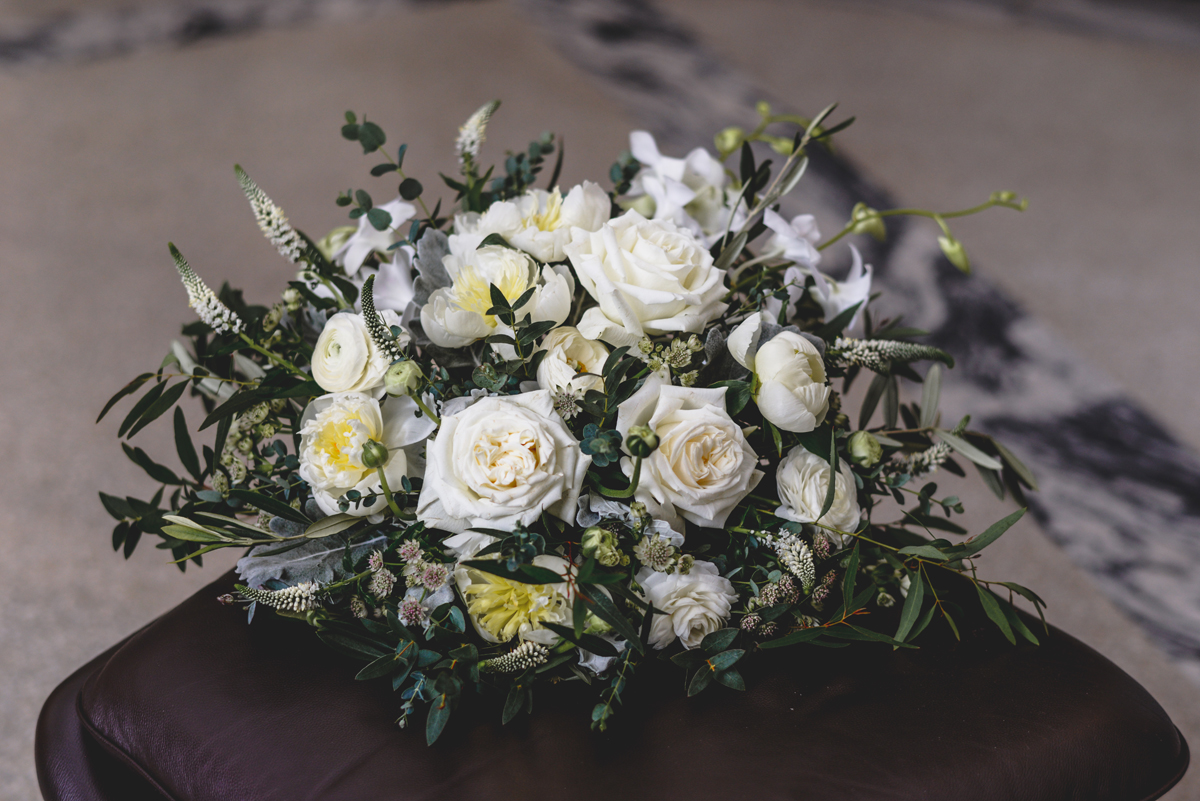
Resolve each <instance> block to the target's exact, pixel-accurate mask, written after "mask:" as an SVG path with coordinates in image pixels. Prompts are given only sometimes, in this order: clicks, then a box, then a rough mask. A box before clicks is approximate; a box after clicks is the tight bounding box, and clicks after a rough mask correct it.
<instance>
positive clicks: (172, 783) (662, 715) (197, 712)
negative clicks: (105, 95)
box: [37, 575, 1188, 801]
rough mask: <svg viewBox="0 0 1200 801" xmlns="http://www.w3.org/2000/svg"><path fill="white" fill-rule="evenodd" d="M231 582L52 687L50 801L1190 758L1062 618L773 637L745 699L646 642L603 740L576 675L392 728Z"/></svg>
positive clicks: (872, 794)
mask: <svg viewBox="0 0 1200 801" xmlns="http://www.w3.org/2000/svg"><path fill="white" fill-rule="evenodd" d="M231 584H232V576H230V575H226V576H223V577H222V578H220V579H219V580H217V581H216V582H214V583H213V584H211V585H209V587H207V588H206V589H204V590H202V591H200V592H199V593H197V594H196V595H194V596H193V597H192V598H190V599H188V600H187V601H185V602H184V603H183V604H181V605H180V606H178V607H177V608H175V609H174V610H172V611H171V612H169V613H167V614H166V615H164V616H163V617H162V618H160V619H159V620H157V621H155V622H154V623H151V624H150V625H149V626H147V627H146V628H144V629H142V630H141V631H139V632H137V633H136V634H134V635H133V636H131V637H130V638H129V639H128V640H126V641H125V642H123V643H121V644H119V645H117V646H115V647H114V648H113V649H111V650H110V651H108V652H106V653H104V654H102V655H100V656H99V657H97V658H96V659H95V660H93V661H92V662H91V663H89V664H88V665H86V666H85V667H83V668H81V669H80V670H79V671H77V672H76V673H75V674H74V675H72V676H71V677H70V678H69V679H67V680H66V681H65V682H63V684H62V685H61V686H60V687H59V688H58V689H57V690H55V692H54V694H53V695H51V696H50V698H49V700H48V701H47V702H46V706H45V708H44V709H43V710H42V716H41V719H40V720H39V722H38V732H37V762H38V777H39V780H40V782H41V788H42V794H43V796H44V797H45V798H46V799H47V801H60V800H61V801H68V800H69V801H102V800H103V801H117V800H118V799H119V800H120V801H150V800H151V799H153V800H154V801H161V800H162V799H172V800H173V801H234V800H235V799H237V800H239V801H240V800H241V799H245V800H246V801H251V799H252V800H253V801H272V800H274V799H278V800H279V801H302V800H303V799H322V800H329V801H332V800H333V799H338V800H339V801H341V800H342V799H344V800H345V801H364V800H365V799H402V800H404V801H407V800H409V799H424V800H426V801H440V800H441V799H467V800H468V801H488V800H489V799H517V798H530V797H539V798H542V797H546V798H549V797H553V798H568V799H572V801H590V799H611V798H628V799H642V798H654V799H723V800H726V801H727V800H728V799H741V798H750V797H753V798H756V799H763V800H764V801H766V800H768V799H806V801H824V800H825V799H830V800H832V799H837V801H845V800H846V799H927V800H928V801H936V800H940V799H946V800H947V801H950V800H953V801H962V799H971V800H972V801H989V800H990V799H1005V801H1009V800H1011V799H1021V801H1041V800H1042V799H1047V800H1048V799H1056V800H1057V799H1092V800H1094V801H1100V800H1101V799H1104V800H1106V801H1118V800H1119V801H1142V799H1147V800H1148V799H1153V798H1158V797H1159V796H1160V795H1162V794H1163V793H1165V792H1166V791H1167V790H1168V789H1170V788H1171V786H1173V785H1174V784H1175V783H1176V782H1177V781H1178V780H1179V779H1180V777H1182V776H1183V773H1184V771H1185V770H1186V769H1187V765H1188V748H1187V744H1186V743H1185V742H1184V740H1183V738H1182V737H1181V736H1180V734H1179V732H1178V730H1177V729H1176V728H1175V726H1174V725H1173V724H1172V723H1171V720H1170V718H1168V716H1167V714H1166V713H1165V712H1164V711H1163V709H1162V707H1160V706H1159V705H1158V703H1157V702H1156V701H1155V700H1154V699H1153V698H1152V697H1151V696H1150V694H1149V693H1147V692H1146V691H1145V690H1144V689H1143V688H1142V687H1141V686H1140V685H1139V684H1138V683H1137V682H1135V681H1134V680H1133V679H1132V678H1130V677H1129V676H1128V675H1126V674H1125V673H1124V672H1122V671H1121V670H1120V669H1119V668H1118V667H1116V666H1115V665H1114V664H1112V663H1111V662H1109V661H1108V660H1107V659H1105V658H1104V657H1103V656H1101V655H1100V654H1098V653H1096V652H1095V651H1093V650H1092V649H1091V648H1088V647H1087V646H1086V645H1083V644H1082V643H1080V642H1079V641H1077V640H1075V639H1073V638H1072V637H1070V636H1069V635H1067V634H1064V633H1063V632H1060V631H1058V630H1055V629H1052V630H1051V633H1050V635H1049V636H1045V637H1042V646H1041V647H1033V646H1027V645H1020V646H1017V647H1012V646H1010V645H1009V644H1008V643H1007V642H1005V641H1003V640H998V635H996V634H994V633H993V631H991V630H987V629H980V630H979V631H974V632H970V633H966V632H964V637H965V640H964V642H963V643H956V642H954V641H953V640H949V639H947V640H938V639H937V638H936V637H933V638H932V640H933V641H929V639H926V640H925V641H924V642H923V647H922V648H921V649H920V650H916V651H909V650H901V651H892V650H891V649H889V648H888V647H887V646H884V645H880V646H878V647H876V646H875V645H874V644H868V645H862V646H858V645H855V646H852V647H849V648H844V649H838V650H825V649H817V648H807V649H805V648H797V649H792V650H791V651H790V652H789V651H787V650H786V649H785V652H784V653H780V652H767V653H769V654H770V655H769V656H768V655H767V653H764V655H763V658H761V659H756V660H755V661H754V663H753V664H752V665H751V664H747V665H746V670H745V673H746V678H747V683H748V685H749V691H748V692H746V693H745V694H739V693H734V692H733V691H726V690H725V689H724V688H718V689H717V691H716V692H713V691H706V692H705V693H704V694H703V695H701V696H699V697H697V698H693V699H690V700H689V699H686V698H684V697H683V688H682V678H681V675H680V674H679V673H678V672H677V671H676V670H675V669H674V668H673V667H670V668H668V666H664V665H662V664H659V663H656V662H655V661H652V660H647V661H645V662H643V663H641V664H639V666H638V670H637V674H636V676H635V677H634V679H633V680H632V681H631V684H630V689H629V690H628V691H627V693H626V703H625V707H624V708H623V709H622V710H621V712H620V713H619V715H618V717H617V718H615V719H614V721H615V722H614V724H613V725H612V726H611V727H610V728H609V731H608V733H607V734H597V733H593V732H591V731H589V730H588V720H589V715H588V712H589V710H590V706H591V703H590V701H589V696H587V694H586V693H583V692H581V690H583V689H586V688H583V687H582V685H580V684H579V683H578V682H570V683H565V684H561V685H559V686H557V687H554V688H546V689H543V690H542V691H541V692H540V694H539V696H538V697H537V698H536V699H535V714H534V716H533V717H532V718H523V719H519V720H517V721H514V722H512V723H510V724H509V725H508V726H504V727H502V726H501V725H500V722H499V709H498V708H494V707H493V706H492V705H490V704H489V703H487V702H486V701H482V699H469V700H470V701H472V702H473V703H468V704H465V705H464V706H463V707H462V708H460V709H459V710H456V711H455V713H454V715H453V716H452V717H451V719H450V726H449V727H448V729H447V731H446V733H445V734H443V736H442V738H441V740H440V741H439V742H438V743H437V744H436V745H435V746H434V747H432V748H427V747H426V746H425V742H424V736H423V731H421V730H418V731H401V730H398V729H397V727H396V725H395V723H394V721H395V719H396V715H397V710H398V707H399V699H398V697H397V696H396V695H395V694H393V693H392V692H391V688H390V686H389V685H388V684H387V682H381V681H376V682H356V681H354V678H353V677H354V674H355V672H356V671H357V670H358V668H359V666H358V665H357V664H355V663H352V662H350V661H348V660H345V659H343V658H342V657H340V656H338V655H336V654H334V653H332V652H330V651H328V650H327V649H325V648H324V647H322V646H320V644H319V643H318V642H317V641H316V639H315V638H314V637H313V635H312V632H311V630H310V629H308V628H307V627H306V626H304V625H303V624H299V623H296V622H294V621H286V620H281V619H278V618H275V617H273V616H269V615H261V616H259V617H258V618H256V620H255V622H254V624H253V630H251V629H250V628H249V627H247V625H246V621H245V615H244V614H243V613H242V611H241V609H240V608H239V607H223V606H220V605H219V604H217V603H216V600H215V598H216V596H217V595H218V594H220V593H222V592H225V591H227V590H228V589H229V588H230V586H231ZM1031 628H1034V626H1033V624H1032V623H1031ZM1034 630H1035V631H1038V630H1039V629H1037V628H1035V629H1034ZM481 701H482V702H481Z"/></svg>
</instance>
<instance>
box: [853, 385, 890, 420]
mask: <svg viewBox="0 0 1200 801" xmlns="http://www.w3.org/2000/svg"><path fill="white" fill-rule="evenodd" d="M887 383H888V377H887V376H886V375H883V374H881V373H876V374H875V377H874V378H872V379H871V386H869V387H867V393H866V394H865V395H863V402H862V409H861V411H859V413H858V427H859V428H866V427H867V423H869V422H871V415H873V414H875V407H876V406H878V405H879V399H880V398H882V397H883V390H884V388H885V387H887Z"/></svg>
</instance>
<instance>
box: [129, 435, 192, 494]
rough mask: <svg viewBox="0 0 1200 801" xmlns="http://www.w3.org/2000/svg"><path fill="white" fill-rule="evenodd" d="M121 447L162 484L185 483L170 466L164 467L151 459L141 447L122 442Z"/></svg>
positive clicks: (133, 460)
mask: <svg viewBox="0 0 1200 801" xmlns="http://www.w3.org/2000/svg"><path fill="white" fill-rule="evenodd" d="M121 449H122V450H123V451H125V455H126V456H128V457H129V461H131V462H133V463H134V464H136V465H137V466H138V467H140V468H142V469H143V470H145V471H146V474H147V475H148V476H150V478H152V479H154V480H155V481H157V482H159V483H160V484H182V483H183V480H182V479H180V478H179V476H177V475H175V473H174V472H172V471H171V469H170V468H167V467H163V466H162V465H161V464H159V463H158V462H156V461H154V460H153V459H151V458H150V457H149V456H147V455H146V452H145V451H144V450H142V449H141V448H132V447H130V446H129V445H126V444H125V443H124V442H122V443H121Z"/></svg>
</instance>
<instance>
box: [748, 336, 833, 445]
mask: <svg viewBox="0 0 1200 801" xmlns="http://www.w3.org/2000/svg"><path fill="white" fill-rule="evenodd" d="M763 322H764V316H763V313H762V312H755V313H754V314H752V315H750V317H748V318H747V319H746V321H745V322H743V323H742V324H741V325H739V326H738V327H737V328H735V329H733V332H732V333H731V334H730V335H729V341H728V343H727V344H728V347H729V352H730V353H731V354H732V355H733V358H734V359H736V360H737V362H738V363H739V364H741V365H742V366H743V367H745V368H746V369H748V370H750V371H751V372H753V373H754V374H755V376H756V377H757V379H758V380H757V382H756V391H755V395H754V401H755V403H757V404H758V410H759V411H760V412H762V416H763V417H765V418H766V419H767V420H769V421H771V422H772V423H774V424H775V425H776V426H778V427H779V428H781V429H783V430H784V431H794V432H797V433H804V432H806V431H812V430H813V429H814V428H816V427H817V426H819V425H821V423H823V422H824V421H825V415H826V414H828V413H829V395H830V393H831V389H830V387H829V385H828V384H827V383H826V382H825V362H824V361H823V360H822V359H821V352H820V351H819V350H817V347H816V346H815V345H814V344H813V343H812V342H809V341H808V340H807V339H806V338H804V337H803V336H801V335H800V334H797V333H795V332H793V331H781V332H780V333H778V334H776V335H775V336H774V337H772V338H771V339H770V340H768V341H767V342H765V343H763V344H761V345H760V344H759V337H760V336H761V334H762V328H763Z"/></svg>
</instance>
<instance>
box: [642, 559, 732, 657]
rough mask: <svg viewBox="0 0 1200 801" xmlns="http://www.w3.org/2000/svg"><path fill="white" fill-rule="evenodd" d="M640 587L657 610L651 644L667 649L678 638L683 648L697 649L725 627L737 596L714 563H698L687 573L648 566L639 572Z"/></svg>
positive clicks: (651, 633) (652, 628)
mask: <svg viewBox="0 0 1200 801" xmlns="http://www.w3.org/2000/svg"><path fill="white" fill-rule="evenodd" d="M636 578H637V582H638V584H640V585H641V586H642V590H643V591H644V592H645V594H646V600H648V601H649V602H650V603H651V604H653V605H654V608H655V609H661V610H662V611H663V612H666V614H665V615H655V616H654V622H653V623H651V624H650V645H652V646H653V647H655V648H658V649H662V648H666V647H667V646H668V645H670V644H671V643H672V642H674V640H675V638H676V637H678V638H679V641H680V642H682V643H683V647H684V648H698V647H700V643H701V642H702V641H703V640H704V638H705V637H706V636H707V635H709V634H711V633H713V632H714V631H717V630H718V629H720V628H723V627H724V625H725V621H727V620H729V615H730V612H731V610H732V609H733V605H734V604H735V603H737V598H738V596H737V593H736V592H734V589H733V584H732V583H731V582H730V581H729V579H727V578H725V577H724V576H722V575H721V574H720V573H718V572H717V566H716V565H714V564H713V563H712V562H699V561H698V562H696V563H695V564H693V565H692V569H691V570H690V571H688V572H687V573H686V574H680V573H671V574H669V575H668V574H667V573H656V572H655V571H653V570H651V569H650V568H648V567H644V568H642V569H641V570H639V571H638V574H637V576H636Z"/></svg>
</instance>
